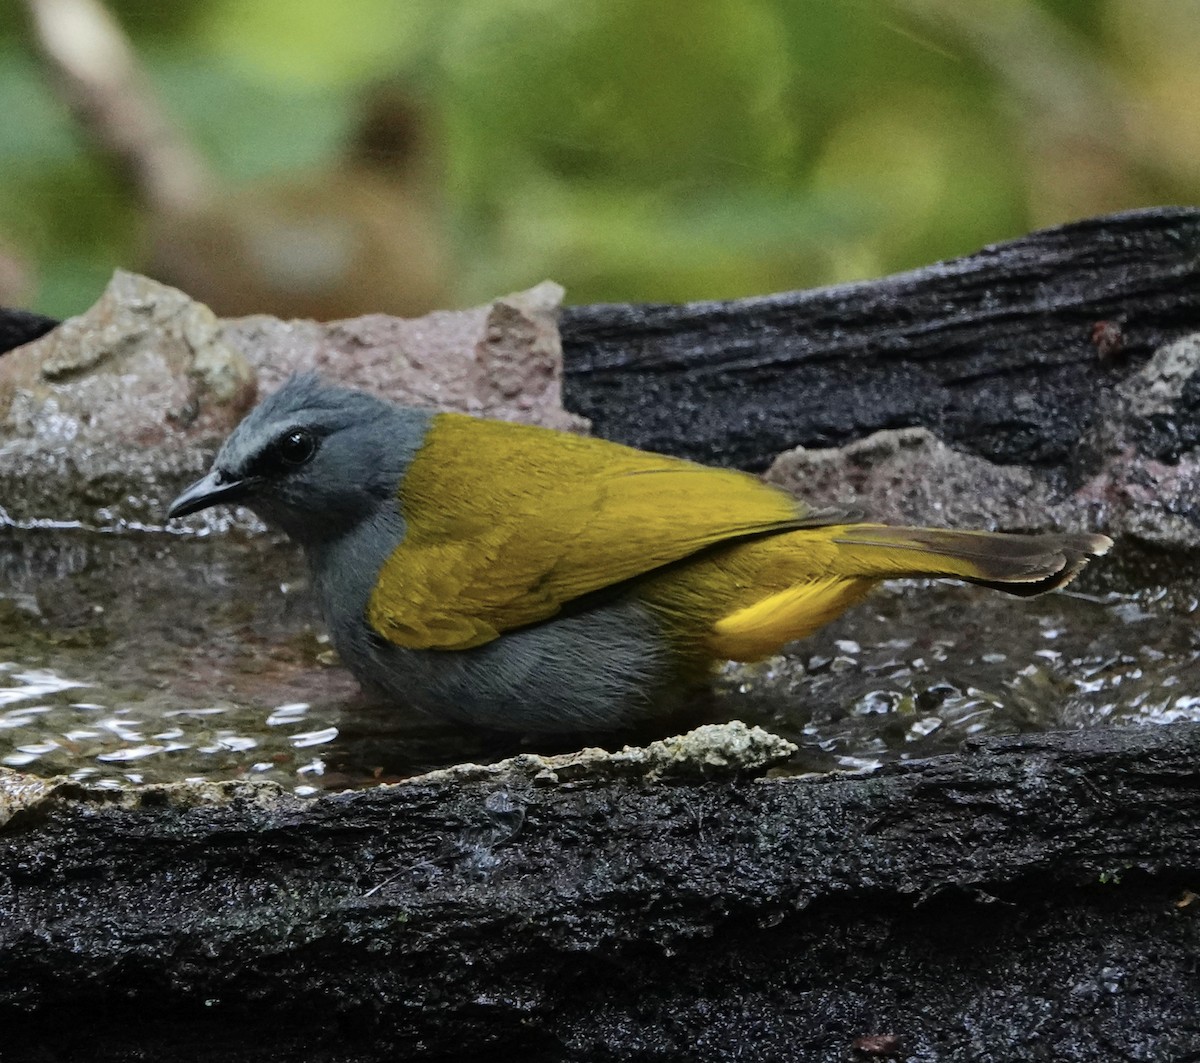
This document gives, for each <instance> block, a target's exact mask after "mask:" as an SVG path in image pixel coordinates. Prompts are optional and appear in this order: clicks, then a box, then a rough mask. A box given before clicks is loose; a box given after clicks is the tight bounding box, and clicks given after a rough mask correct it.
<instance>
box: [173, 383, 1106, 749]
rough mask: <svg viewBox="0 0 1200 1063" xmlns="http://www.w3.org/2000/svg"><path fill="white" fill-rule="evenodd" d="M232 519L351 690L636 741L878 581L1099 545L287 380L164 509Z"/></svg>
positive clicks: (1018, 575)
mask: <svg viewBox="0 0 1200 1063" xmlns="http://www.w3.org/2000/svg"><path fill="white" fill-rule="evenodd" d="M222 504H231V505H233V504H236V505H242V506H245V507H247V508H249V509H250V510H252V511H253V512H254V513H255V514H257V515H258V516H259V517H260V518H261V519H262V520H263V521H264V522H265V523H266V524H267V525H269V526H272V527H275V528H277V529H280V530H282V531H283V532H284V533H285V534H286V535H287V536H288V537H290V538H291V539H292V540H293V541H295V542H296V543H297V544H299V546H300V547H301V548H302V549H303V551H304V553H305V554H306V555H307V560H308V564H309V568H310V570H311V575H312V583H313V587H314V590H315V594H316V598H317V600H318V602H319V604H320V607H321V611H322V613H323V614H324V619H325V623H326V625H327V627H328V629H329V632H330V636H331V638H332V641H333V643H334V646H335V648H336V649H337V652H338V655H339V657H340V658H341V660H342V661H343V662H344V663H345V665H346V666H347V667H348V668H349V669H350V671H351V672H352V673H354V675H355V676H356V677H357V678H358V680H359V681H360V682H361V683H362V684H363V686H364V687H366V688H367V689H369V690H372V691H374V692H376V693H378V694H382V695H383V696H385V697H386V698H388V699H389V700H390V701H394V702H396V703H398V704H404V705H408V706H411V707H413V708H416V709H419V710H421V711H422V712H424V713H426V714H428V715H431V716H434V717H437V718H439V719H441V720H444V721H447V722H450V723H453V724H456V725H462V726H468V727H475V728H479V729H483V730H490V731H520V732H524V733H545V734H555V733H557V734H565V733H572V732H574V733H580V732H589V731H604V732H613V731H620V730H623V729H629V728H638V727H643V726H645V725H646V724H648V723H652V722H654V721H656V720H657V719H658V718H660V717H665V716H669V715H671V714H672V713H675V712H678V711H679V710H680V709H681V708H683V707H685V705H686V702H687V701H688V699H689V698H690V697H692V696H694V695H695V693H696V692H697V691H698V690H701V689H703V687H704V686H705V685H706V683H707V682H708V680H709V679H710V677H711V675H712V674H713V672H714V670H715V669H716V668H717V667H718V666H719V665H720V664H721V663H722V662H724V661H727V660H735V661H755V660H760V659H763V658H766V657H768V656H770V655H772V654H775V653H777V652H778V651H779V650H780V649H781V648H782V647H783V646H784V645H785V644H788V643H790V642H793V641H794V640H797V639H800V638H803V637H804V636H806V635H808V634H810V633H812V632H813V631H815V630H816V629H817V628H819V627H821V626H822V625H824V624H826V623H828V622H829V621H831V620H833V619H834V618H835V617H837V616H838V615H840V614H841V613H842V612H843V611H844V610H846V609H847V608H849V607H850V606H852V605H854V604H855V603H856V602H858V601H860V600H861V599H862V598H863V597H864V596H865V595H866V594H867V592H868V591H870V589H871V588H872V587H873V586H875V585H876V584H877V583H879V582H880V581H881V580H885V579H891V578H898V577H944V578H952V579H958V580H964V581H967V582H970V583H975V584H980V585H982V586H985V587H991V588H995V589H997V590H1001V591H1007V592H1008V593H1010V594H1015V595H1034V594H1040V593H1042V592H1045V591H1049V590H1052V589H1054V588H1057V587H1061V586H1063V585H1064V584H1066V583H1068V582H1069V581H1070V580H1071V579H1072V578H1074V577H1075V576H1076V575H1077V574H1078V572H1079V571H1080V570H1081V569H1082V568H1083V567H1084V565H1085V564H1086V563H1087V561H1088V560H1089V559H1090V558H1093V557H1098V556H1100V555H1102V554H1104V553H1105V552H1106V551H1107V550H1108V549H1109V547H1110V546H1111V545H1112V542H1111V540H1110V539H1109V538H1107V537H1106V536H1104V535H1099V534H1090V533H1045V534H1036V535H1021V534H1010V533H1000V532H991V531H966V530H952V529H943V528H921V527H903V526H895V525H887V524H880V523H871V522H868V521H864V520H862V519H861V517H860V515H859V514H857V513H855V512H853V511H851V510H849V509H845V508H837V507H829V508H814V507H810V506H807V505H806V504H805V503H803V502H802V501H799V500H797V499H796V498H795V497H794V496H792V495H791V494H790V493H788V492H785V491H782V490H780V489H778V488H776V487H773V486H771V485H769V484H767V483H765V482H764V481H763V480H761V479H760V478H758V477H756V476H753V475H751V474H748V473H744V472H740V471H737V470H733V469H722V468H712V467H708V466H705V465H701V464H698V463H694V462H691V461H687V460H684V459H681V458H676V457H669V456H664V455H660V454H654V453H650V452H647V451H642V450H637V449H634V448H632V447H627V446H624V445H622V444H619V443H614V442H611V441H607V440H603V439H597V438H593V437H588V436H582V435H574V434H571V433H567V432H560V431H556V430H554V429H550V428H543V427H538V426H533V425H525V424H517V423H513V422H508V421H499V420H488V419H484V418H477V417H473V416H470V415H467V414H462V413H450V412H438V411H435V410H432V409H425V408H418V407H412V406H404V405H398V404H395V403H392V402H390V401H387V400H384V399H382V398H379V397H376V396H374V395H371V394H368V393H366V392H363V391H359V390H353V389H349V388H344V387H340V386H335V385H333V384H330V383H327V382H325V381H324V380H323V379H322V378H320V377H319V376H317V375H315V374H312V373H303V374H298V375H295V376H292V377H290V378H289V379H288V380H287V381H286V382H285V383H284V384H283V385H282V386H281V387H280V388H279V389H278V390H277V391H276V392H274V393H273V394H271V395H269V396H267V397H266V398H265V399H264V400H263V401H262V402H261V403H260V404H259V405H257V406H256V407H255V408H254V409H252V410H251V411H250V412H249V413H248V414H247V415H246V417H245V418H244V419H243V420H242V421H241V423H240V424H238V425H237V426H236V427H235V428H234V430H233V431H232V433H231V434H230V435H229V437H228V438H227V439H226V440H225V442H224V443H223V444H222V445H221V447H220V449H219V451H218V453H217V455H216V457H215V459H214V461H213V463H212V466H211V468H210V470H209V472H208V473H207V474H206V475H205V476H203V477H202V478H201V479H199V480H197V481H196V482H195V483H193V484H192V485H191V486H189V487H187V488H186V489H185V490H184V491H183V492H182V494H180V495H179V497H178V498H176V499H175V500H174V502H172V503H171V505H170V507H169V509H168V518H174V517H183V516H186V515H188V514H192V513H196V512H198V511H200V510H203V509H206V508H208V507H210V506H215V505H222Z"/></svg>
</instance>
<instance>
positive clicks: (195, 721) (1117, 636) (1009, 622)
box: [0, 527, 1200, 793]
mask: <svg viewBox="0 0 1200 1063" xmlns="http://www.w3.org/2000/svg"><path fill="white" fill-rule="evenodd" d="M0 588H3V591H2V592H0V764H3V765H5V766H8V767H11V768H15V769H18V770H20V771H25V772H30V773H34V774H39V775H58V774H62V775H68V776H71V777H73V778H76V779H80V780H90V781H92V782H93V783H98V784H101V785H114V786H116V785H121V784H124V783H128V782H135V783H137V782H166V781H173V780H179V779H188V778H212V779H231V778H259V779H272V780H275V781H276V782H279V783H281V784H282V785H284V786H287V787H289V788H292V789H294V790H296V791H298V792H300V793H311V792H315V791H317V790H322V789H331V788H342V787H347V786H362V785H369V784H371V783H374V782H376V781H379V780H389V779H394V778H400V777H403V776H405V775H410V774H413V773H415V772H418V771H422V770H427V769H429V768H432V767H437V766H444V765H446V764H451V763H456V762H459V761H462V760H488V759H494V758H497V757H501V756H507V755H511V754H512V753H514V752H517V751H520V750H521V749H536V750H537V751H539V752H559V751H562V750H563V749H565V748H570V747H571V746H572V743H571V742H570V741H568V740H558V741H557V742H556V743H553V744H552V743H549V742H546V741H544V740H542V741H538V742H534V743H530V742H527V741H524V740H522V739H521V738H520V737H513V736H496V735H480V734H475V733H470V732H463V731H460V730H457V729H454V728H452V727H447V726H443V725H438V724H436V723H432V722H430V721H428V720H426V719H425V718H423V717H419V716H416V715H415V714H412V713H409V712H407V711H405V710H404V709H403V708H400V707H397V706H394V705H380V704H377V703H372V702H371V701H370V700H369V699H368V698H367V697H366V696H365V695H363V694H362V693H361V692H360V691H359V688H358V685H357V683H355V681H354V680H353V679H352V678H351V677H350V676H349V675H348V674H347V673H346V672H345V671H344V670H343V669H342V668H341V667H340V666H339V665H338V664H337V662H336V660H335V657H334V655H333V653H332V652H331V650H330V647H329V644H328V641H327V639H326V638H325V636H324V634H323V633H322V630H321V626H320V624H319V622H318V621H317V619H316V617H315V615H314V609H313V604H312V600H311V595H310V593H309V588H308V586H307V581H306V577H305V569H304V564H303V561H302V559H301V557H300V556H299V554H298V553H297V552H296V551H295V549H294V548H293V547H291V546H290V545H289V544H287V543H285V542H282V541H280V540H275V539H271V538H269V537H266V536H257V537H248V536H246V535H243V534H239V533H237V532H236V531H231V532H229V533H227V534H220V535H212V536H195V535H191V536H189V535H169V534H165V533H163V532H161V531H158V532H155V531H143V532H137V531H133V532H130V531H126V532H123V533H121V534H101V533H97V532H89V531H85V530H81V529H32V530H30V529H24V530H22V529H15V528H11V527H10V528H0ZM1196 609H1197V602H1196V599H1195V598H1194V597H1192V596H1191V594H1190V593H1189V592H1188V591H1186V590H1180V589H1175V590H1173V591H1172V592H1171V593H1167V592H1166V591H1164V590H1163V589H1161V588H1158V589H1148V590H1143V591H1140V592H1138V593H1136V594H1132V595H1121V594H1114V593H1110V594H1107V595H1093V594H1089V593H1085V592H1082V591H1080V592H1076V591H1070V590H1069V591H1067V592H1065V593H1059V594H1054V595H1049V596H1045V597H1042V598H1035V599H1017V598H1010V597H1008V596H1004V595H1000V594H996V593H994V592H989V591H985V590H981V589H979V588H975V587H969V586H962V585H953V584H944V583H926V584H888V585H885V586H884V587H881V588H880V589H879V590H878V591H877V592H876V593H875V594H874V595H873V596H872V597H871V598H870V599H868V601H867V602H866V603H864V604H863V605H861V606H859V607H858V608H856V609H854V610H852V611H851V612H850V613H849V614H847V615H846V616H844V617H842V618H841V619H839V620H838V621H836V622H835V623H834V624H832V625H830V626H829V627H827V628H825V629H824V630H822V631H821V632H819V633H818V634H817V635H815V636H814V637H812V638H810V639H808V640H806V641H805V642H803V643H801V644H798V645H797V646H796V647H794V648H793V650H792V651H791V652H789V653H787V654H784V655H781V656H779V657H777V658H774V659H772V660H771V661H768V662H764V663H763V664H760V665H755V666H728V667H727V668H726V669H725V671H724V672H723V674H722V676H721V677H720V678H719V679H718V681H717V684H716V694H715V697H714V698H713V702H712V705H711V706H710V707H709V708H708V710H707V711H706V713H705V718H707V719H732V718H739V719H743V720H745V721H746V722H748V723H758V724H760V725H761V726H763V727H766V728H768V729H770V730H773V731H775V732H777V733H779V734H782V735H785V736H786V737H788V738H791V739H792V740H793V741H794V742H796V743H797V744H798V745H799V746H800V747H801V748H800V752H799V753H798V754H797V756H796V757H795V758H793V762H792V763H791V764H789V765H788V766H786V769H785V770H787V771H791V772H805V771H825V770H830V769H841V770H859V769H868V768H871V767H873V766H875V765H877V764H879V763H882V762H883V761H886V760H894V759H898V758H907V757H925V756H929V755H932V754H935V753H941V752H947V751H951V750H953V749H955V748H957V746H958V745H959V744H960V743H961V741H962V740H963V739H964V738H966V737H968V736H970V735H977V734H1004V733H1013V732H1017V731H1027V730H1035V729H1042V728H1056V727H1077V726H1094V725H1103V724H1116V723H1147V724H1153V723H1163V722H1168V721H1171V720H1177V719H1186V720H1200V631H1198V630H1197V625H1196V623H1195V620H1196V618H1195V616H1194V615H1193V614H1194V613H1195V612H1196ZM649 737H654V736H653V735H651V736H649ZM574 744H575V745H577V744H578V743H574Z"/></svg>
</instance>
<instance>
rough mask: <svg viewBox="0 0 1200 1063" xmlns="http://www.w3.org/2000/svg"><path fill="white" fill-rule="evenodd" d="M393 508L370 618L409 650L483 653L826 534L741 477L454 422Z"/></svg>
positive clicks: (444, 426)
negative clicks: (400, 532)
mask: <svg viewBox="0 0 1200 1063" xmlns="http://www.w3.org/2000/svg"><path fill="white" fill-rule="evenodd" d="M399 504H400V509H401V512H402V514H403V516H404V519H405V522H406V534H405V538H404V540H403V542H402V543H401V544H400V545H399V546H398V547H397V548H396V549H395V550H394V551H393V552H392V554H391V555H390V557H388V559H387V561H386V562H385V563H384V565H383V568H382V570H381V572H380V577H379V581H378V583H377V585H376V589H375V591H374V593H373V595H372V596H371V600H370V603H369V605H368V610H367V619H368V620H369V622H370V623H371V625H372V626H373V627H374V628H375V630H376V631H377V632H378V633H379V634H380V635H382V636H383V637H384V638H386V639H388V640H389V641H391V642H393V643H395V644H397V645H400V646H406V647H409V648H412V649H430V648H436V649H447V650H450V649H455V650H458V649H468V648H470V647H472V646H479V645H482V644H484V643H486V642H489V641H491V640H492V639H494V638H496V637H497V636H499V635H500V634H502V633H503V632H505V631H509V630H512V629H514V628H519V627H524V626H526V625H528V624H534V623H537V622H538V621H541V620H545V619H548V618H549V617H552V616H554V615H555V614H556V613H558V612H559V611H560V610H561V609H562V608H563V606H564V605H566V604H567V603H568V602H570V601H572V600H573V599H576V598H579V597H581V596H582V595H586V594H590V593H593V592H596V591H600V590H602V589H604V588H606V587H610V586H612V585H614V584H618V583H621V582H623V581H625V580H628V579H631V578H633V577H636V576H640V575H642V574H644V573H647V572H651V571H653V570H655V569H658V568H661V567H662V566H663V565H667V564H670V563H671V562H673V561H678V560H680V559H682V558H685V557H688V556H690V555H692V554H695V553H696V552H698V551H700V550H703V549H704V548H706V547H708V546H712V545H714V544H716V543H720V542H723V541H726V540H731V539H737V538H741V537H745V536H753V535H759V534H765V533H770V532H774V531H782V530H785V529H788V528H796V527H802V526H805V525H806V524H814V523H826V522H828V518H827V517H826V515H825V514H813V513H810V512H808V511H806V510H805V509H804V507H803V506H802V505H801V504H800V503H798V502H796V501H795V500H794V499H792V498H791V497H789V496H788V495H786V494H784V493H783V492H781V491H777V490H775V489H774V488H770V487H767V486H766V485H764V484H762V483H761V482H759V481H758V480H756V479H754V478H753V477H751V476H747V475H745V474H743V473H738V472H733V471H730V470H724V469H710V468H706V467H704V466H701V465H695V464H693V463H691V462H687V461H682V460H680V459H676V458H668V457H662V456H659V455H655V454H647V453H645V452H643V451H638V450H632V449H630V448H628V447H623V446H620V445H618V444H615V443H609V442H606V441H604V440H598V439H590V438H585V437H580V436H571V435H566V434H563V433H560V432H553V431H550V430H548V429H542V428H534V427H530V426H527V425H517V424H509V423H505V422H497V421H484V420H478V419H475V418H471V417H467V416H463V415H459V414H439V415H438V416H436V417H435V418H434V420H433V423H432V425H431V427H430V430H429V434H428V435H427V437H426V440H425V442H424V444H423V445H422V447H421V449H420V450H419V451H418V453H417V456H416V458H415V459H414V461H413V463H412V465H411V466H410V468H409V472H408V475H407V476H406V478H405V481H404V483H403V485H402V486H401V489H400V493H399ZM829 518H833V519H836V517H835V516H834V515H832V514H831V515H829Z"/></svg>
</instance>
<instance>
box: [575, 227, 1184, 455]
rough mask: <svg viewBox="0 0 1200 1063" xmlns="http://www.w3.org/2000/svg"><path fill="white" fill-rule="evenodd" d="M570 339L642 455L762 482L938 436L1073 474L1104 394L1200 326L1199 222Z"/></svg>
mask: <svg viewBox="0 0 1200 1063" xmlns="http://www.w3.org/2000/svg"><path fill="white" fill-rule="evenodd" d="M1104 323H1107V324H1104ZM561 328H562V338H563V350H564V356H565V359H566V370H567V375H566V383H565V387H564V398H565V402H566V405H567V408H568V409H570V410H573V411H575V412H577V413H582V414H584V415H586V416H587V417H590V418H591V419H592V421H593V423H594V425H595V431H596V433H597V434H598V435H602V436H605V437H607V438H610V439H617V440H620V441H621V442H625V443H630V444H632V445H634V446H639V447H645V448H648V449H651V450H659V451H665V452H669V453H674V454H682V455H685V456H687V457H691V458H694V459H696V460H700V461H708V462H722V463H724V464H728V465H737V466H741V467H743V468H750V469H761V468H764V467H765V466H766V465H767V464H768V463H769V462H770V461H771V459H772V458H774V457H775V455H776V454H778V453H779V452H781V451H783V450H786V449H788V448H790V447H793V446H796V445H798V444H802V445H805V446H839V445H842V444H845V443H848V442H850V441H851V440H854V439H858V438H861V437H862V436H864V435H867V434H869V433H870V432H873V431H875V430H877V429H881V428H902V427H908V426H913V425H921V426H924V427H926V428H929V429H931V430H932V431H934V432H935V433H936V434H937V435H938V436H939V437H940V438H941V439H942V440H943V441H945V442H947V443H951V444H953V445H956V446H960V447H961V448H962V449H966V450H970V451H973V452H974V453H977V454H979V455H980V456H982V457H985V458H988V459H990V460H992V461H996V462H1000V463H1004V464H1008V463H1023V464H1028V463H1033V464H1040V465H1058V464H1063V463H1067V462H1069V459H1070V456H1071V451H1072V448H1073V446H1074V444H1075V442H1076V441H1077V440H1078V439H1079V437H1080V435H1081V434H1082V433H1083V432H1084V430H1085V429H1086V428H1087V426H1088V424H1089V423H1090V421H1091V419H1092V417H1093V416H1094V414H1095V411H1096V408H1097V399H1098V396H1099V394H1100V393H1101V392H1102V391H1103V390H1104V389H1105V388H1106V387H1108V386H1110V385H1111V384H1112V383H1113V382H1115V381H1117V380H1120V379H1121V378H1122V377H1123V376H1124V375H1126V374H1127V373H1128V372H1129V370H1130V368H1131V367H1133V366H1136V365H1137V364H1140V363H1141V361H1142V360H1144V357H1145V356H1147V355H1148V354H1150V353H1151V352H1152V351H1154V350H1155V349H1156V348H1157V347H1159V346H1161V345H1162V344H1164V343H1166V342H1169V341H1171V340H1173V339H1176V338H1178V337H1179V336H1181V335H1185V334H1187V333H1189V332H1195V331H1197V330H1200V210H1197V209H1188V208H1163V209H1155V210H1145V211H1137V212H1132V213H1127V214H1118V215H1113V216H1111V217H1103V218H1092V219H1089V220H1087V221H1081V222H1078V223H1075V224H1072V225H1065V226H1062V227H1060V228H1055V229H1047V230H1045V231H1043V232H1037V233H1033V234H1031V235H1029V236H1025V237H1022V238H1021V239H1018V240H1013V241H1011V242H1008V243H1002V244H996V245H994V246H991V247H988V248H985V249H984V250H982V251H980V252H979V253H978V254H974V255H970V256H968V257H966V258H961V259H957V260H955V261H952V262H944V263H938V264H936V265H933V266H928V267H926V268H924V269H918V270H914V271H913V272H911V273H903V274H898V275H896V276H893V277H885V278H883V279H882V280H876V281H868V282H866V283H862V284H848V285H841V286H838V287H833V288H822V289H817V290H814V291H804V292H790V293H785V294H782V295H771V296H765V297H762V298H754V299H742V300H737V301H734V302H711V303H692V304H688V305H683V306H654V305H610V306H605V305H596V306H575V307H569V308H567V309H566V310H565V311H564V313H563V317H562V323H561ZM1102 353H1103V355H1104V357H1103V358H1102V357H1101V355H1102Z"/></svg>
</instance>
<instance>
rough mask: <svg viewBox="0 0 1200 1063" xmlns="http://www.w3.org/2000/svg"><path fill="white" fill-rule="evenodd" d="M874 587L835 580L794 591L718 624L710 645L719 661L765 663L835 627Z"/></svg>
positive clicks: (864, 582)
mask: <svg viewBox="0 0 1200 1063" xmlns="http://www.w3.org/2000/svg"><path fill="white" fill-rule="evenodd" d="M873 585H874V581H873V580H867V579H839V578H836V577H832V578H828V579H822V580H818V581H815V582H813V583H802V584H799V585H797V586H794V587H789V588H787V589H786V590H783V591H779V592H778V593H776V594H772V595H769V596H768V597H766V598H763V599H761V600H760V601H757V602H755V603H754V604H753V605H748V606H746V607H745V608H743V609H739V610H737V611H736V612H734V613H730V614H729V615H728V616H726V617H723V618H722V619H720V620H718V621H717V622H716V623H715V624H713V627H712V634H711V635H710V636H709V638H708V639H707V641H706V643H705V646H706V648H707V649H708V650H709V651H710V652H711V653H712V655H713V656H714V657H717V658H723V659H728V660H732V661H756V660H760V659H762V658H763V657H768V656H770V655H771V654H772V653H775V652H776V651H778V650H779V648H780V647H781V646H783V645H784V644H785V643H787V642H792V641H794V640H795V639H800V638H804V637H805V636H806V635H810V634H812V633H813V632H814V631H816V630H817V628H819V627H821V626H822V625H824V624H827V623H829V621H831V620H833V619H834V618H835V617H837V616H838V615H840V614H841V613H842V612H843V611H844V610H846V609H848V608H849V607H850V606H852V605H854V604H855V603H856V602H858V601H859V600H860V599H861V598H862V597H863V596H864V595H865V594H866V593H867V591H869V590H870V589H871V587H872V586H873Z"/></svg>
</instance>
